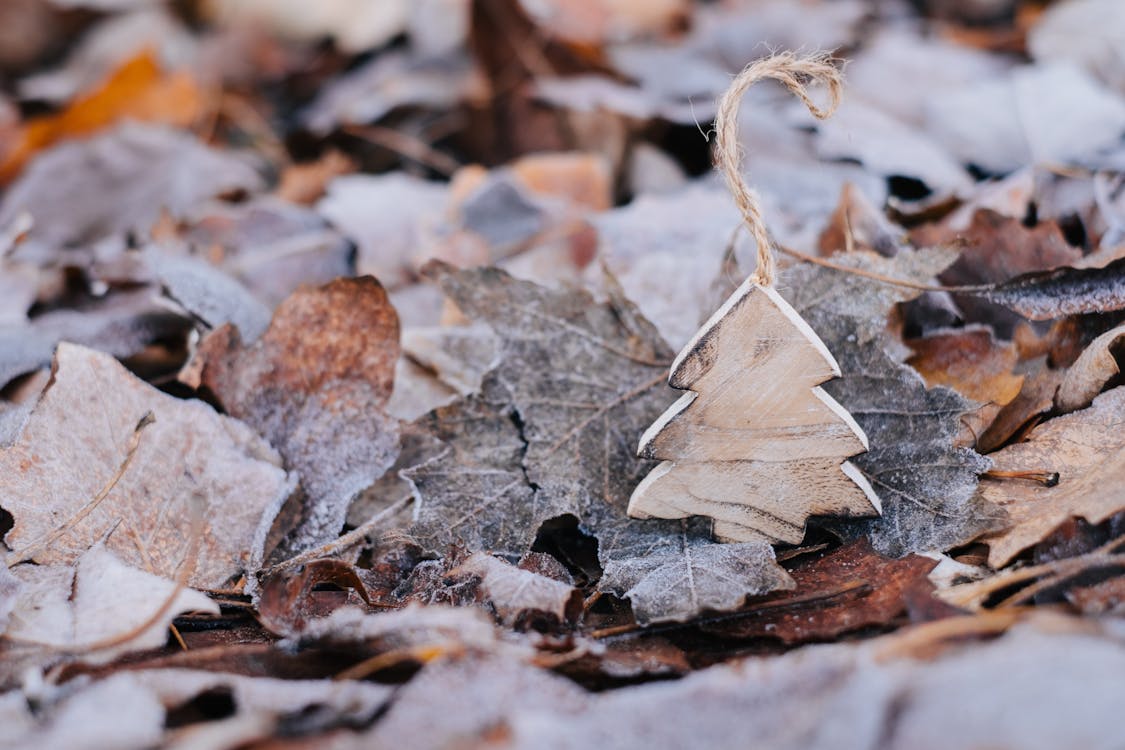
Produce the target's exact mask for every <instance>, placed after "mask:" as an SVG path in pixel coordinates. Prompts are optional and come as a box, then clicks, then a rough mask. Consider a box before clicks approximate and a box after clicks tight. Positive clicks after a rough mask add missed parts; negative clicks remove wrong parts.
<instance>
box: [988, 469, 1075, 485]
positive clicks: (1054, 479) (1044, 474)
mask: <svg viewBox="0 0 1125 750" xmlns="http://www.w3.org/2000/svg"><path fill="white" fill-rule="evenodd" d="M984 476H986V477H988V478H989V479H1030V480H1031V481H1033V482H1039V483H1040V484H1042V485H1043V486H1044V487H1054V486H1055V485H1057V484H1058V483H1059V473H1058V472H1057V471H1043V470H1040V471H1001V470H1000V469H989V470H988V471H986V472H985V473H984Z"/></svg>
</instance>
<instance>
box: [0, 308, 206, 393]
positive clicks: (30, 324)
mask: <svg viewBox="0 0 1125 750" xmlns="http://www.w3.org/2000/svg"><path fill="white" fill-rule="evenodd" d="M189 327H190V323H189V322H188V321H187V320H186V319H185V318H184V317H183V316H180V315H176V314H175V313H173V312H171V311H169V310H168V309H167V308H165V307H162V306H161V305H159V304H158V303H157V302H156V301H155V300H153V295H152V294H151V293H150V292H148V291H137V292H119V293H113V294H108V295H106V296H105V297H104V298H101V299H93V300H90V301H89V302H88V303H84V304H77V305H74V306H73V307H71V308H62V309H57V310H52V311H49V312H45V313H43V314H41V315H37V316H36V317H35V318H34V319H32V320H30V321H27V322H24V323H19V324H15V325H3V324H0V383H4V384H7V383H10V382H11V381H12V379H13V378H15V377H17V376H19V375H24V374H27V373H29V372H33V371H35V370H38V369H40V368H45V367H47V366H48V365H50V363H51V357H52V356H53V355H54V352H55V347H56V346H57V345H58V343H59V342H60V341H67V342H69V343H73V344H79V345H82V346H86V347H90V348H92V349H97V350H99V351H103V352H106V353H107V354H112V355H114V356H116V357H121V358H126V357H131V356H133V355H135V354H137V353H138V352H140V351H142V350H143V349H144V348H145V347H146V346H148V345H149V344H151V343H153V342H154V341H158V340H176V339H178V338H182V337H183V336H184V335H185V334H186V333H187V330H188V328H189Z"/></svg>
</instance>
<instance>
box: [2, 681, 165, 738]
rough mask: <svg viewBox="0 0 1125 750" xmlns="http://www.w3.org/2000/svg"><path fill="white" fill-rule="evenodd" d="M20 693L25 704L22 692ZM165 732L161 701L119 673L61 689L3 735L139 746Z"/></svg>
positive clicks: (25, 700) (25, 699) (159, 736)
mask: <svg viewBox="0 0 1125 750" xmlns="http://www.w3.org/2000/svg"><path fill="white" fill-rule="evenodd" d="M20 698H21V700H22V701H23V703H24V705H25V706H26V704H27V698H26V696H22V695H21V696H20ZM29 714H30V712H29ZM21 729H22V731H20V730H21ZM163 732H164V707H163V706H161V705H160V701H159V700H157V697H156V696H155V695H153V694H152V692H151V691H149V690H146V689H145V688H143V687H142V686H141V685H139V684H137V682H136V681H135V680H133V678H132V677H131V676H130V675H128V674H120V675H115V676H113V677H110V678H109V679H107V680H102V681H100V682H96V683H94V684H93V685H90V686H88V687H87V688H86V689H85V690H81V691H78V692H75V693H64V694H63V695H62V696H59V697H58V698H56V700H55V701H53V702H52V704H51V705H49V706H48V707H46V710H45V711H43V712H42V713H37V714H36V715H34V716H32V715H28V716H27V721H26V725H25V726H24V727H19V725H18V724H17V725H16V728H15V731H13V732H12V734H10V735H9V734H7V733H6V736H5V740H8V739H11V740H13V742H17V743H18V744H19V745H23V746H24V747H74V748H81V747H85V748H95V747H119V748H126V747H133V748H139V747H152V746H154V745H157V744H159V743H160V739H161V736H162V734H163ZM16 746H17V745H16V744H13V745H11V747H16Z"/></svg>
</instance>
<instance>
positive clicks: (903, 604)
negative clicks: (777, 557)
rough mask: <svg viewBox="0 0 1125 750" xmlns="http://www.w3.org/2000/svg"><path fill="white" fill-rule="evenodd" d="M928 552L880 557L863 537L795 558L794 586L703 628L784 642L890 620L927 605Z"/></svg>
mask: <svg viewBox="0 0 1125 750" xmlns="http://www.w3.org/2000/svg"><path fill="white" fill-rule="evenodd" d="M935 565H937V563H936V562H935V561H934V560H931V559H930V558H928V557H920V556H918V555H907V556H906V557H903V558H900V559H897V560H896V559H893V558H888V557H883V556H882V555H880V554H879V553H878V552H875V551H874V550H873V549H872V548H871V543H870V542H868V541H867V540H866V539H859V540H857V541H855V542H852V543H851V544H848V545H846V546H844V547H840V548H839V549H836V550H833V551H831V552H827V553H824V554H818V555H808V556H806V557H804V558H801V559H799V561H797V563H796V564H795V565H794V566H792V567H790V568H789V574H790V575H791V576H793V580H794V582H796V584H797V586H796V588H794V589H793V590H792V591H786V592H783V593H778V594H770V595H768V596H765V597H761V598H758V599H755V600H753V601H751V602H750V604H749V606H748V607H747V610H746V612H745V614H744V615H743V614H738V615H735V616H732V617H731V618H730V619H728V620H718V621H716V622H715V624H713V625H704V629H705V630H706V631H707V632H709V633H714V634H716V635H721V636H727V637H736V638H777V639H779V640H781V641H782V642H784V643H789V644H792V643H803V642H807V641H820V640H830V639H832V638H836V637H838V636H839V635H841V634H843V633H847V632H849V631H854V630H858V629H860V628H864V627H885V626H888V625H891V624H892V623H894V621H895V620H896V619H897V618H899V617H900V616H901V615H903V614H904V613H906V612H907V610H908V608H909V607H911V606H925V605H926V604H928V603H929V599H930V597H929V594H930V592H931V591H932V590H933V588H934V586H933V584H932V583H930V581H929V579H928V578H927V574H928V573H929V572H930V571H931V570H932V569H933V568H934V566H935Z"/></svg>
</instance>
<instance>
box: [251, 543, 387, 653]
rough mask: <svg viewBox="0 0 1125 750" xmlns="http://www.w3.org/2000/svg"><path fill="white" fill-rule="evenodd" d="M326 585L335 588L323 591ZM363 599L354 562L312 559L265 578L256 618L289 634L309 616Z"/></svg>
mask: <svg viewBox="0 0 1125 750" xmlns="http://www.w3.org/2000/svg"><path fill="white" fill-rule="evenodd" d="M328 586H332V587H334V589H335V590H333V591H326V590H325V589H326V588H327V587H328ZM364 603H370V602H369V601H368V595H367V587H366V585H365V584H364V582H363V579H362V578H360V574H359V572H358V571H357V570H356V568H355V567H354V566H352V565H350V564H348V563H346V562H343V561H342V560H313V561H312V562H310V563H307V564H306V565H301V566H298V567H290V568H286V569H284V570H281V571H278V572H276V573H273V574H271V575H269V576H268V577H266V578H265V580H264V581H263V582H262V592H261V595H260V596H259V599H258V619H259V620H260V621H261V623H262V625H264V626H265V627H266V629H268V630H269V631H270V632H271V633H275V634H277V635H281V636H291V635H297V634H299V633H300V632H301V631H303V630H304V629H305V625H306V623H307V622H308V621H309V620H310V619H311V618H314V617H326V616H328V615H329V614H331V613H332V611H333V610H335V609H338V608H340V607H343V606H349V605H351V606H358V605H362V604H364Z"/></svg>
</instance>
